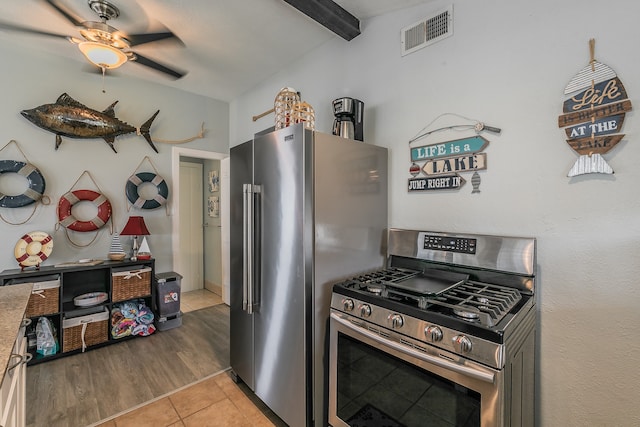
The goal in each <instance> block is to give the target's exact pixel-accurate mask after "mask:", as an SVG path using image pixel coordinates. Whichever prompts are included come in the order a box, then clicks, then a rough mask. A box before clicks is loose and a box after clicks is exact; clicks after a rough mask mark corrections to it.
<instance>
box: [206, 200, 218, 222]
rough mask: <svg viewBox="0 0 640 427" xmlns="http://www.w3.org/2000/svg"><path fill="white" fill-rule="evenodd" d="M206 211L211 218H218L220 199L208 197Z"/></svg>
mask: <svg viewBox="0 0 640 427" xmlns="http://www.w3.org/2000/svg"><path fill="white" fill-rule="evenodd" d="M207 211H208V212H209V216H210V217H211V218H218V217H219V216H220V197H218V196H209V201H208V203H207Z"/></svg>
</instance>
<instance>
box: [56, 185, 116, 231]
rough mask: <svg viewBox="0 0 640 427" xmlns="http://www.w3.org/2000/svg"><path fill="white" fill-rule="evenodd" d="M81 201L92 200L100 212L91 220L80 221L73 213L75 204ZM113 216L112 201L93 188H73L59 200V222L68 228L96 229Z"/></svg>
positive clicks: (79, 229) (77, 229)
mask: <svg viewBox="0 0 640 427" xmlns="http://www.w3.org/2000/svg"><path fill="white" fill-rule="evenodd" d="M81 201H89V202H92V203H93V204H94V205H95V206H96V208H98V214H97V215H96V216H95V217H94V218H93V219H90V220H89V221H79V220H78V219H76V218H75V217H74V216H73V214H72V213H71V209H72V208H73V206H74V205H75V204H76V203H78V202H81ZM109 218H111V203H110V202H109V199H107V197H106V196H105V195H103V194H101V193H98V192H97V191H93V190H73V191H69V192H68V193H66V194H65V195H63V196H62V197H61V198H60V201H59V202H58V223H59V224H60V225H62V226H63V227H65V228H66V229H68V230H73V231H81V232H86V231H96V230H98V229H99V228H102V227H103V226H104V225H105V224H106V223H107V221H109Z"/></svg>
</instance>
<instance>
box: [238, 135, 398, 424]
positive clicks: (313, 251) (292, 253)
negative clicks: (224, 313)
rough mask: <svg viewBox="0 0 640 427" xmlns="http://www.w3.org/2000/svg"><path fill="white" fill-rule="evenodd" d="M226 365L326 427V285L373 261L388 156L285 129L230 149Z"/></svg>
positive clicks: (286, 407)
mask: <svg viewBox="0 0 640 427" xmlns="http://www.w3.org/2000/svg"><path fill="white" fill-rule="evenodd" d="M230 175H231V189H230V193H231V206H230V211H231V272H230V276H231V295H230V297H231V318H230V322H231V335H230V340H231V368H232V371H233V373H234V374H235V375H237V376H238V377H239V378H240V379H241V380H242V381H244V382H245V383H246V384H247V385H248V386H249V387H250V388H251V389H252V390H253V391H254V392H255V394H256V395H257V396H258V397H259V398H260V399H261V400H262V401H263V402H264V403H266V404H267V406H268V407H269V408H270V409H271V410H272V411H273V412H274V413H275V414H276V415H278V416H279V417H280V418H281V419H282V420H283V421H285V422H286V423H287V424H288V425H289V426H291V427H300V426H312V425H315V426H318V427H319V426H326V425H327V424H326V396H327V384H326V372H327V369H328V362H327V360H328V359H327V348H328V346H327V341H326V338H325V334H326V332H327V325H328V317H329V305H330V299H331V284H332V283H334V282H336V281H337V280H339V279H344V278H346V277H349V276H350V275H353V274H356V273H360V272H363V271H367V270H369V269H374V268H379V267H381V266H382V265H383V264H384V256H385V252H386V248H385V243H386V240H385V239H386V227H387V150H386V149H385V148H382V147H377V146H374V145H370V144H365V143H362V142H358V141H353V140H347V139H344V138H340V137H337V136H333V135H327V134H323V133H319V132H313V131H310V130H307V129H304V128H303V126H302V125H295V126H291V127H288V128H285V129H280V130H277V131H274V132H271V133H268V134H265V135H256V137H255V138H254V139H253V140H252V141H248V142H246V143H244V144H241V145H238V146H236V147H233V148H232V149H231V171H230Z"/></svg>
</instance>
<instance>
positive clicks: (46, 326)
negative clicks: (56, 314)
mask: <svg viewBox="0 0 640 427" xmlns="http://www.w3.org/2000/svg"><path fill="white" fill-rule="evenodd" d="M57 352H58V339H57V337H56V328H55V327H54V326H53V324H52V323H51V321H50V320H49V319H48V318H46V317H41V318H39V319H38V324H37V325H36V353H37V354H38V355H41V356H51V355H52V354H56V353H57Z"/></svg>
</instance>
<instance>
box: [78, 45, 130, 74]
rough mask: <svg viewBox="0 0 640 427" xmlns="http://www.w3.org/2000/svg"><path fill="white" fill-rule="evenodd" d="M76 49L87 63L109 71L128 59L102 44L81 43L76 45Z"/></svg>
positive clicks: (116, 50)
mask: <svg viewBox="0 0 640 427" xmlns="http://www.w3.org/2000/svg"><path fill="white" fill-rule="evenodd" d="M78 48H79V49H80V52H82V54H83V55H84V56H85V57H86V58H87V59H88V60H89V62H91V63H92V64H94V65H96V66H98V67H100V68H106V69H109V70H110V69H114V68H118V67H119V66H121V65H122V64H124V63H125V62H127V59H128V58H127V55H125V54H124V53H123V52H122V51H121V50H119V49H116V48H114V47H112V46H109V45H106V44H103V43H97V42H82V43H80V44H78Z"/></svg>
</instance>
